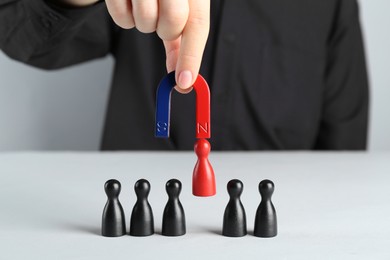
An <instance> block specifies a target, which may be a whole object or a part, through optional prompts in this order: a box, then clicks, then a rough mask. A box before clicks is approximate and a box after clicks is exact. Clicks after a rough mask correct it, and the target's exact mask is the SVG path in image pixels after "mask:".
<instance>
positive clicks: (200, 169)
mask: <svg viewBox="0 0 390 260" xmlns="http://www.w3.org/2000/svg"><path fill="white" fill-rule="evenodd" d="M194 150H195V153H196V155H197V156H198V161H197V162H196V165H195V168H194V173H193V176H192V194H194V195H195V196H200V197H208V196H214V195H215V194H216V187H215V176H214V170H213V167H212V166H211V164H210V162H209V159H208V156H209V153H210V150H211V145H210V143H209V142H208V141H207V140H206V139H199V140H197V141H196V143H195V145H194Z"/></svg>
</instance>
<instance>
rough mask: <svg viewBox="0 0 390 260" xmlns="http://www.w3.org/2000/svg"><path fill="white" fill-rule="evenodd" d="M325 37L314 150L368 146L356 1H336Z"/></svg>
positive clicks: (363, 77)
mask: <svg viewBox="0 0 390 260" xmlns="http://www.w3.org/2000/svg"><path fill="white" fill-rule="evenodd" d="M338 2H339V4H338V6H337V10H336V12H335V13H336V15H335V18H334V24H333V28H332V29H331V31H330V34H329V40H328V62H327V69H326V73H325V84H326V85H325V92H324V105H323V112H322V113H323V114H322V122H321V126H320V129H319V135H318V140H317V144H316V147H315V148H316V149H321V150H322V149H331V150H364V149H366V148H367V128H368V127H367V125H368V98H369V97H368V80H367V71H366V63H365V55H364V48H363V40H362V33H361V29H360V23H359V12H358V5H357V2H356V0H339V1H338Z"/></svg>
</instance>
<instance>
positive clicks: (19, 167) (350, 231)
mask: <svg viewBox="0 0 390 260" xmlns="http://www.w3.org/2000/svg"><path fill="white" fill-rule="evenodd" d="M210 161H211V163H212V165H213V167H214V171H215V174H216V178H217V195H216V196H214V197H208V198H198V197H194V196H192V194H191V178H192V170H193V167H194V165H195V162H196V156H195V154H194V153H192V152H180V153H179V152H126V153H74V152H57V153H33V152H26V153H2V154H0V172H1V176H2V181H1V182H0V187H1V188H0V207H1V213H0V248H1V256H0V258H1V259H105V260H106V259H183V258H185V259H186V260H189V259H196V260H199V259H239V258H240V257H244V259H254V258H255V257H256V258H257V259H390V188H389V185H390V153H389V152H382V153H345V152H340V153H309V152H295V153H288V152H280V153H268V152H250V153H248V152H234V153H233V152H227V153H222V152H213V153H212V154H211V155H210ZM112 178H115V179H118V180H119V181H120V182H121V183H122V192H121V195H120V201H121V203H122V205H123V208H124V210H125V215H126V220H127V221H126V222H127V223H126V224H127V228H129V221H130V214H131V210H132V207H133V205H134V203H135V200H136V197H135V193H134V190H133V187H134V183H135V182H136V181H137V180H138V179H140V178H145V179H147V180H149V182H150V183H151V187H152V189H151V193H150V196H149V201H150V204H151V206H152V208H153V213H154V218H155V229H156V234H155V235H152V236H149V237H131V236H128V235H126V236H123V237H119V238H106V237H102V236H101V235H100V232H101V230H100V227H101V216H102V211H103V208H104V205H105V203H106V199H107V198H106V195H105V193H104V189H103V186H104V183H105V181H106V180H108V179H112ZM171 178H177V179H179V180H181V182H182V184H183V190H182V194H181V197H180V198H181V202H182V204H183V207H184V210H185V214H186V220H187V234H186V235H184V236H181V237H164V236H162V235H161V222H162V211H163V209H164V206H165V203H166V201H167V195H166V192H165V183H166V181H167V180H169V179H171ZM234 178H237V179H240V180H241V181H242V182H243V183H244V192H243V194H242V196H241V200H242V203H243V205H244V207H245V210H246V214H247V223H248V232H249V234H248V235H247V236H245V237H241V238H228V237H224V236H222V235H221V228H222V219H223V213H224V209H225V206H226V204H227V202H228V199H229V197H228V194H227V191H226V184H227V182H228V181H229V180H230V179H234ZM263 179H270V180H272V181H273V182H274V183H275V193H274V195H273V203H274V205H275V208H276V211H277V216H278V230H279V234H278V236H277V237H275V238H257V237H254V236H253V235H251V233H252V232H253V226H254V225H253V223H254V217H255V212H256V209H257V206H258V204H259V202H260V194H259V193H258V184H259V182H260V181H261V180H263Z"/></svg>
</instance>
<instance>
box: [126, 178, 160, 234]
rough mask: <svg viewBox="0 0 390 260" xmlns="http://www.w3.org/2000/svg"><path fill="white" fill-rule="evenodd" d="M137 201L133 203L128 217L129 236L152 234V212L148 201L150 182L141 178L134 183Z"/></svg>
mask: <svg viewBox="0 0 390 260" xmlns="http://www.w3.org/2000/svg"><path fill="white" fill-rule="evenodd" d="M134 190H135V193H136V194H137V202H136V203H135V205H134V208H133V212H132V213H131V219H130V235H131V236H150V235H152V234H154V220H153V212H152V208H151V207H150V204H149V202H148V195H149V192H150V183H149V182H148V181H147V180H145V179H141V180H138V181H137V182H136V183H135V185H134Z"/></svg>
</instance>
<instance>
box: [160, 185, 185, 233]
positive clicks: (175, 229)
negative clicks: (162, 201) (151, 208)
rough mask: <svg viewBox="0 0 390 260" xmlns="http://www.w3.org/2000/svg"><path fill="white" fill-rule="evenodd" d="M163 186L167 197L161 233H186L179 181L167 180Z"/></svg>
mask: <svg viewBox="0 0 390 260" xmlns="http://www.w3.org/2000/svg"><path fill="white" fill-rule="evenodd" d="M165 188H166V190H167V193H168V197H169V198H168V202H167V204H166V206H165V209H164V214H163V222H162V235H163V236H181V235H184V234H185V233H186V220H185V215H184V209H183V206H182V205H181V203H180V200H179V195H180V192H181V182H180V181H179V180H176V179H172V180H169V181H168V182H167V184H166V186H165Z"/></svg>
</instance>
